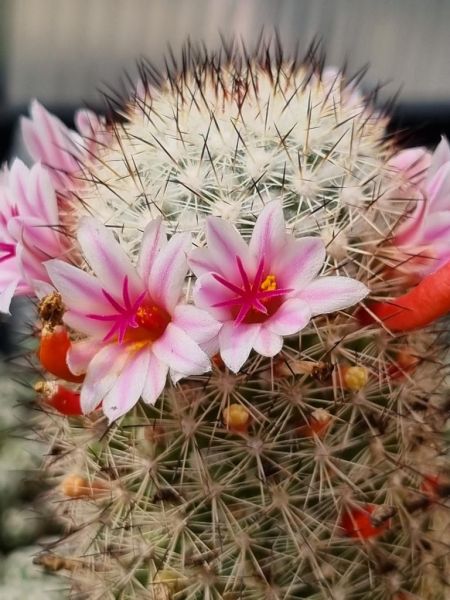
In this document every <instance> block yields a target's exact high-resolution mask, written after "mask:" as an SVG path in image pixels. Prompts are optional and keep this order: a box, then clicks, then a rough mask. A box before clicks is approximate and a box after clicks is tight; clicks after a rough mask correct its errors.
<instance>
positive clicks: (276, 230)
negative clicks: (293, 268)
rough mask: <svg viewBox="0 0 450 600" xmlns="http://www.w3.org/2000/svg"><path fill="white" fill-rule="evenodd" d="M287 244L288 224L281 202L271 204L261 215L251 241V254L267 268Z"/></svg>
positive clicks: (274, 201)
mask: <svg viewBox="0 0 450 600" xmlns="http://www.w3.org/2000/svg"><path fill="white" fill-rule="evenodd" d="M285 243H286V224H285V221H284V215H283V207H282V203H281V202H280V201H279V200H273V201H272V202H269V203H268V204H267V206H266V207H265V208H264V209H263V211H262V212H261V214H260V215H259V217H258V219H257V221H256V223H255V226H254V229H253V233H252V238H251V240H250V245H249V247H250V252H251V253H252V254H253V255H254V257H255V258H256V260H257V261H258V262H259V260H260V259H262V258H264V261H265V264H266V265H267V266H269V265H271V264H272V261H273V260H274V259H275V257H277V256H278V255H279V253H280V252H282V251H283V247H284V245H285Z"/></svg>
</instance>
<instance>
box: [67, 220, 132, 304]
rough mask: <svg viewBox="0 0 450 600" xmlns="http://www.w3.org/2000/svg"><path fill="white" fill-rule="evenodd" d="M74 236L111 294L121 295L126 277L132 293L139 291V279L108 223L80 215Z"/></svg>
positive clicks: (120, 297) (119, 296)
mask: <svg viewBox="0 0 450 600" xmlns="http://www.w3.org/2000/svg"><path fill="white" fill-rule="evenodd" d="M77 237H78V241H79V242H80V246H81V247H82V249H83V252H84V255H85V257H86V259H87V261H88V263H89V264H90V266H91V267H92V269H93V270H94V272H95V274H96V275H97V277H98V278H99V280H100V282H101V284H102V286H103V287H104V288H105V289H106V290H107V291H108V292H109V293H110V294H112V295H114V296H115V297H118V298H119V299H120V300H121V299H122V285H123V282H124V279H125V277H127V278H128V289H129V292H130V295H131V296H136V295H139V294H140V293H141V292H142V290H143V284H142V281H141V280H140V278H139V277H138V275H137V272H136V270H135V268H134V267H133V265H132V264H131V262H130V259H129V258H128V256H127V254H126V252H125V250H124V249H123V248H122V246H121V245H120V244H119V242H118V241H117V240H116V238H115V237H114V235H113V233H112V232H111V231H110V230H109V229H108V228H107V227H104V226H103V225H102V224H101V223H100V222H99V221H97V220H96V219H94V218H92V217H83V218H82V219H81V220H80V225H79V227H78V236H77Z"/></svg>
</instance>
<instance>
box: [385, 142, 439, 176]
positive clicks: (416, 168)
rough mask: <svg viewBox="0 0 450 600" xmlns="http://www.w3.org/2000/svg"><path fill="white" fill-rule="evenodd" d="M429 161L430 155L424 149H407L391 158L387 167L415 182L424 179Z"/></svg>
mask: <svg viewBox="0 0 450 600" xmlns="http://www.w3.org/2000/svg"><path fill="white" fill-rule="evenodd" d="M431 160H432V159H431V153H430V152H428V150H427V149H426V148H422V147H420V148H407V149H406V150H401V151H400V152H398V154H396V155H395V156H394V157H393V158H391V159H390V160H389V162H388V163H387V167H388V168H390V169H392V170H394V171H399V172H401V173H403V174H404V176H405V177H406V178H407V179H409V180H411V181H412V180H414V181H415V182H417V181H420V180H421V179H423V178H424V177H425V175H426V172H427V169H428V167H429V166H430V164H431Z"/></svg>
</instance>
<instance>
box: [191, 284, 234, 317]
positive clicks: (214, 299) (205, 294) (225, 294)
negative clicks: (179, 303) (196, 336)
mask: <svg viewBox="0 0 450 600" xmlns="http://www.w3.org/2000/svg"><path fill="white" fill-rule="evenodd" d="M232 298H234V292H232V291H231V290H228V289H227V288H225V287H224V286H223V285H222V284H221V283H219V282H218V281H217V280H216V279H215V278H214V276H213V275H212V274H211V273H206V274H205V275H201V276H200V277H199V278H198V279H197V281H196V282H195V286H194V292H193V299H194V302H195V304H196V305H197V306H198V307H199V308H203V309H205V310H207V311H208V312H209V313H210V314H211V315H212V316H213V317H214V318H215V319H217V320H218V321H227V320H228V319H231V313H230V310H229V308H213V307H214V305H215V304H218V303H221V302H223V301H226V300H231V299H232Z"/></svg>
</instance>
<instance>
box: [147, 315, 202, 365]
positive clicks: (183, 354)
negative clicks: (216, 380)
mask: <svg viewBox="0 0 450 600" xmlns="http://www.w3.org/2000/svg"><path fill="white" fill-rule="evenodd" d="M152 351H153V353H154V354H155V355H156V357H157V358H158V359H159V360H160V361H162V362H164V363H165V364H166V365H168V366H169V367H170V368H171V369H174V370H175V371H179V372H180V373H183V374H184V375H200V374H201V373H205V372H206V371H209V370H211V364H210V362H209V358H208V357H207V356H206V354H205V353H204V352H203V351H202V350H201V349H200V347H199V346H198V344H196V343H195V342H194V341H193V340H192V339H191V338H190V337H189V336H188V335H187V334H186V333H185V332H184V331H183V330H182V329H180V328H179V327H177V326H176V325H174V324H173V323H169V325H168V326H167V328H166V330H165V332H164V334H163V335H162V336H161V337H160V338H159V339H158V340H156V342H154V344H153V346H152Z"/></svg>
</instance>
